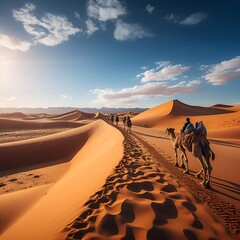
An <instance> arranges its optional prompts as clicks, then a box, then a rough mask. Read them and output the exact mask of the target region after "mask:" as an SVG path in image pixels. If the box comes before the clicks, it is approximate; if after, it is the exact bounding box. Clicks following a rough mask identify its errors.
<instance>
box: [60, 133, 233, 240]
mask: <svg viewBox="0 0 240 240" xmlns="http://www.w3.org/2000/svg"><path fill="white" fill-rule="evenodd" d="M129 138H130V137H129V136H127V141H125V143H124V150H125V151H124V157H123V159H122V161H121V162H120V163H119V165H118V166H116V167H115V169H114V171H113V172H112V173H111V174H110V176H109V177H108V178H107V180H106V183H105V184H104V186H103V187H102V188H101V189H100V190H99V191H98V192H96V193H95V194H94V195H93V196H91V197H90V199H89V201H87V202H86V203H85V205H84V207H83V208H82V209H81V211H80V213H79V214H78V216H77V217H76V219H75V220H74V221H73V222H72V224H69V225H68V227H67V228H66V229H65V232H63V234H64V233H65V234H66V233H67V239H116V240H117V239H126V240H127V239H136V240H138V239H139V240H142V239H143V240H144V239H149V240H154V239H162V240H169V239H179V240H184V239H201V240H204V239H219V240H220V239H221V240H229V239H230V237H229V236H228V234H227V233H226V231H225V230H224V228H223V226H221V224H219V223H217V222H216V221H215V220H214V219H213V217H212V216H211V215H210V214H209V213H208V212H207V211H206V209H205V208H204V207H203V206H202V205H200V204H198V203H197V202H196V200H195V199H194V198H193V197H192V196H191V195H190V194H189V193H188V192H187V190H186V189H185V188H184V187H181V186H180V185H179V184H178V182H177V181H176V179H174V178H173V177H172V176H171V175H170V174H169V173H168V172H167V171H166V170H164V169H163V168H162V167H161V166H160V164H159V162H158V160H157V159H154V158H153V157H152V156H151V155H150V154H149V153H148V152H147V151H145V150H144V147H143V146H142V145H141V144H139V142H134V141H133V139H131V138H130V139H129ZM57 239H63V237H62V238H61V236H59V237H58V238H57Z"/></svg>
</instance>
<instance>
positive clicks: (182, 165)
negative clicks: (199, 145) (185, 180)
mask: <svg viewBox="0 0 240 240" xmlns="http://www.w3.org/2000/svg"><path fill="white" fill-rule="evenodd" d="M184 158H185V156H184V154H183V153H182V154H181V165H180V167H181V168H184V167H185V165H184ZM185 160H186V159H185Z"/></svg>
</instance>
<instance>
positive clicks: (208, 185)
mask: <svg viewBox="0 0 240 240" xmlns="http://www.w3.org/2000/svg"><path fill="white" fill-rule="evenodd" d="M205 160H206V163H207V172H208V179H207V182H206V186H207V187H211V185H210V180H211V172H212V166H211V162H210V156H205Z"/></svg>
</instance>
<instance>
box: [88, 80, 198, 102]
mask: <svg viewBox="0 0 240 240" xmlns="http://www.w3.org/2000/svg"><path fill="white" fill-rule="evenodd" d="M196 91H197V88H196V85H195V84H194V83H193V82H192V83H191V84H189V83H187V82H180V83H178V84H176V85H173V86H168V85H167V84H166V83H164V82H151V83H145V84H143V85H137V86H134V87H130V88H124V89H121V90H119V91H113V90H111V89H95V90H92V91H91V92H92V93H94V94H96V95H97V98H98V102H101V103H111V104H116V103H119V102H121V103H122V102H123V101H125V102H128V101H131V102H132V101H134V100H135V101H137V100H140V99H142V98H150V97H156V96H172V95H174V94H176V93H191V92H196Z"/></svg>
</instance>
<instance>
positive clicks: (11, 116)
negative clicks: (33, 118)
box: [0, 112, 28, 119]
mask: <svg viewBox="0 0 240 240" xmlns="http://www.w3.org/2000/svg"><path fill="white" fill-rule="evenodd" d="M27 117H28V116H27V115H25V114H23V113H22V112H14V113H0V118H7V119H25V118H27Z"/></svg>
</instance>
